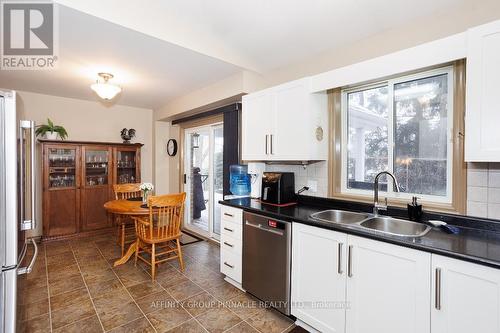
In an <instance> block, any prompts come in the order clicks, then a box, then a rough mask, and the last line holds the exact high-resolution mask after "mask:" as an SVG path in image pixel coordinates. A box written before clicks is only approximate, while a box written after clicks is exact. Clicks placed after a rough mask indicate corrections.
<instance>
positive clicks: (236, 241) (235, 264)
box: [220, 205, 243, 289]
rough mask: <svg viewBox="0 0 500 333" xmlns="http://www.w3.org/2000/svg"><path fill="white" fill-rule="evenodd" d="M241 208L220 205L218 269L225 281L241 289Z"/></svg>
mask: <svg viewBox="0 0 500 333" xmlns="http://www.w3.org/2000/svg"><path fill="white" fill-rule="evenodd" d="M242 224H243V210H241V209H239V208H234V207H228V206H224V205H222V206H221V229H222V230H221V235H220V244H221V245H220V246H221V249H220V270H221V273H222V274H224V275H225V276H226V281H228V282H229V283H231V284H233V285H234V286H236V287H238V288H240V289H241V273H242V255H241V253H242V250H241V249H242V244H243V226H242Z"/></svg>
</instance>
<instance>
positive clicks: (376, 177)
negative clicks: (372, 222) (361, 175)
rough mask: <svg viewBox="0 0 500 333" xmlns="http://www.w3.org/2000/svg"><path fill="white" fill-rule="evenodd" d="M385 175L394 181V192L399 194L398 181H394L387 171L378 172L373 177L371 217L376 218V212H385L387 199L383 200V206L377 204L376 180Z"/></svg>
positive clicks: (394, 178)
mask: <svg viewBox="0 0 500 333" xmlns="http://www.w3.org/2000/svg"><path fill="white" fill-rule="evenodd" d="M384 174H385V175H387V176H390V177H391V178H392V179H393V180H394V185H395V186H396V192H399V184H398V181H397V180H396V177H394V175H393V174H392V173H390V172H389V171H382V172H379V173H378V174H377V175H376V176H375V180H374V182H373V215H375V216H378V211H379V210H387V198H385V204H381V203H379V202H378V179H379V178H380V176H382V175H384Z"/></svg>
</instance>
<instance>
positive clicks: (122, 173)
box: [116, 150, 138, 184]
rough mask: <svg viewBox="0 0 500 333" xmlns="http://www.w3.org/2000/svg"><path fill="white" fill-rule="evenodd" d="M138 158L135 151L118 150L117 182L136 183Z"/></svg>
mask: <svg viewBox="0 0 500 333" xmlns="http://www.w3.org/2000/svg"><path fill="white" fill-rule="evenodd" d="M136 164H137V156H136V151H135V150H117V152H116V182H117V183H118V184H126V183H136V182H137V181H138V179H137V172H136V167H137V165H136Z"/></svg>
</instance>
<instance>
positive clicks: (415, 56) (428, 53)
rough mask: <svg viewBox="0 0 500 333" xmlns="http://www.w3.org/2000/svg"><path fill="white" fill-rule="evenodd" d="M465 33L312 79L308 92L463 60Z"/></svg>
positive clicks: (465, 47)
mask: <svg viewBox="0 0 500 333" xmlns="http://www.w3.org/2000/svg"><path fill="white" fill-rule="evenodd" d="M466 55H467V33H466V32H463V33H459V34H456V35H452V36H449V37H446V38H442V39H438V40H435V41H432V42H429V43H425V44H421V45H418V46H415V47H411V48H408V49H404V50H401V51H398V52H394V53H390V54H387V55H384V56H381V57H377V58H373V59H370V60H367V61H363V62H359V63H356V64H353V65H349V66H345V67H341V68H337V69H334V70H331V71H328V72H325V73H321V74H318V75H315V76H313V77H312V87H311V89H312V92H319V91H324V90H328V89H335V88H340V87H345V86H349V85H354V84H360V83H365V82H370V81H373V80H379V79H380V78H384V77H389V76H392V75H396V74H400V73H405V72H410V71H414V70H418V69H420V68H426V67H431V66H435V65H439V64H444V63H447V62H450V61H454V60H458V59H463V58H465V57H466Z"/></svg>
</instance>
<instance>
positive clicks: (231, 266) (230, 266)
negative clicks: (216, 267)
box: [224, 262, 234, 268]
mask: <svg viewBox="0 0 500 333" xmlns="http://www.w3.org/2000/svg"><path fill="white" fill-rule="evenodd" d="M224 265H226V266H227V267H229V268H234V266H233V265H229V264H228V263H227V262H224Z"/></svg>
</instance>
